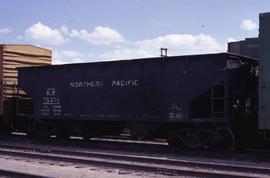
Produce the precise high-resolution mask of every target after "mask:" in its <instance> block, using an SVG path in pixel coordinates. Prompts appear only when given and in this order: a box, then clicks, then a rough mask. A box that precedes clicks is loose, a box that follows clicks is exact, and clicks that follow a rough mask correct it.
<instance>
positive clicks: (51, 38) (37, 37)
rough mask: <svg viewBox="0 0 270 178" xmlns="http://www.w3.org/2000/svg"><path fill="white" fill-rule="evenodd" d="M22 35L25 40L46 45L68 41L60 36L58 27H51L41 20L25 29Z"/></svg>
mask: <svg viewBox="0 0 270 178" xmlns="http://www.w3.org/2000/svg"><path fill="white" fill-rule="evenodd" d="M24 37H25V39H26V40H30V41H34V42H38V43H42V44H48V45H61V44H63V43H65V42H66V41H68V40H67V39H65V38H64V37H63V36H62V34H61V32H60V30H59V29H52V28H50V27H48V26H46V25H43V24H42V23H41V22H38V23H36V24H34V25H32V26H31V27H29V28H28V29H26V30H25V35H24Z"/></svg>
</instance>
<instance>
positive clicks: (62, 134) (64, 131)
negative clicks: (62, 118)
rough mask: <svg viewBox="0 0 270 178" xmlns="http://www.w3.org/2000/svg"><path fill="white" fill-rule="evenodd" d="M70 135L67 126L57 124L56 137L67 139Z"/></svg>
mask: <svg viewBox="0 0 270 178" xmlns="http://www.w3.org/2000/svg"><path fill="white" fill-rule="evenodd" d="M69 137H70V133H69V129H68V128H66V127H65V126H57V128H56V139H61V140H67V139H69Z"/></svg>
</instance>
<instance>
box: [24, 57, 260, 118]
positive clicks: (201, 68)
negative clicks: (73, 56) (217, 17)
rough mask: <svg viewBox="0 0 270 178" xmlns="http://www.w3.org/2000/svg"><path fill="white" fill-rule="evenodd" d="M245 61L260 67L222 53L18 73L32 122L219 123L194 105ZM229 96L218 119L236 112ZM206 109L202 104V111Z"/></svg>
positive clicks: (27, 68)
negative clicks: (30, 107)
mask: <svg viewBox="0 0 270 178" xmlns="http://www.w3.org/2000/svg"><path fill="white" fill-rule="evenodd" d="M229 61H231V62H229ZM241 61H242V62H254V63H255V64H256V63H257V61H256V60H253V59H251V58H246V57H242V56H238V55H232V54H228V53H218V54H207V55H191V56H173V57H166V58H146V59H138V60H124V61H111V62H97V63H82V64H67V65H56V66H43V67H26V68H20V69H19V86H20V87H21V88H22V89H23V90H24V91H25V92H26V93H27V94H28V95H29V96H30V97H31V98H32V99H33V102H34V113H33V114H32V115H31V118H40V119H50V118H52V119H78V120H79V119H89V120H110V121H111V120H114V121H156V122H168V121H169V122H181V121H188V120H190V119H193V120H199V121H202V120H204V119H213V121H214V122H217V119H218V118H217V117H218V116H214V114H213V115H211V114H209V116H204V115H200V114H196V113H195V114H194V113H192V110H191V109H190V103H191V102H192V101H194V99H196V98H198V97H200V96H201V95H202V94H205V93H207V92H208V91H211V89H212V87H213V86H215V85H217V84H220V83H223V84H224V85H226V87H225V88H228V76H229V74H231V76H230V77H231V78H233V77H234V76H235V75H236V73H234V71H236V70H237V69H238V68H239V66H240V65H232V64H233V63H232V62H235V63H237V64H239V63H241ZM230 69H231V73H230V72H229V71H230ZM244 76H245V74H244ZM225 93H228V91H226V92H225ZM226 95H227V97H226V96H225V97H224V98H225V101H224V112H225V113H224V115H223V116H220V117H219V119H223V120H224V121H226V120H228V119H229V115H231V114H229V113H228V112H232V109H231V107H230V108H229V106H228V104H229V102H228V101H227V100H228V98H229V97H228V94H226ZM206 105H208V103H205V104H202V105H200V107H201V108H202V109H201V110H204V109H203V108H204V107H205V106H206ZM210 105H211V104H209V106H208V107H207V109H208V108H210V109H211V106H210ZM222 112H223V110H222Z"/></svg>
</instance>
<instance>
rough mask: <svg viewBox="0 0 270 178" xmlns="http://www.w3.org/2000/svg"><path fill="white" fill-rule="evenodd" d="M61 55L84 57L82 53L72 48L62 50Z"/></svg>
mask: <svg viewBox="0 0 270 178" xmlns="http://www.w3.org/2000/svg"><path fill="white" fill-rule="evenodd" d="M60 55H61V56H63V57H70V58H74V57H83V54H82V53H80V52H78V51H71V50H63V51H60Z"/></svg>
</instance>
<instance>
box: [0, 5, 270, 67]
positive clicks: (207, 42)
mask: <svg viewBox="0 0 270 178" xmlns="http://www.w3.org/2000/svg"><path fill="white" fill-rule="evenodd" d="M267 11H270V1H269V0H196V1H195V0H193V1H192V0H129V1H128V0H110V1H108V0H107V1H105V0H77V1H76V0H42V1H41V0H27V1H22V0H2V1H1V7H0V12H1V16H0V43H22V44H25V43H27V44H33V45H38V46H42V47H46V48H50V49H52V50H53V62H54V63H70V62H89V61H99V60H111V59H130V58H140V57H152V56H158V55H159V49H160V48H161V47H166V48H168V49H169V51H168V53H169V55H181V54H196V53H208V52H220V51H225V50H226V43H227V41H228V40H229V41H233V40H241V39H243V38H245V37H254V36H257V35H258V14H259V13H260V12H267Z"/></svg>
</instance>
